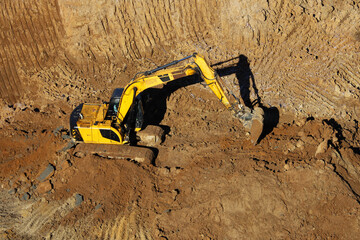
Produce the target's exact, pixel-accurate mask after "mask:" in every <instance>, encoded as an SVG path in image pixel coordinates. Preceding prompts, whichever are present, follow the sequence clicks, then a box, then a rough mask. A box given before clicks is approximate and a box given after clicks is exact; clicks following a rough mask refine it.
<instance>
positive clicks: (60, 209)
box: [16, 198, 75, 236]
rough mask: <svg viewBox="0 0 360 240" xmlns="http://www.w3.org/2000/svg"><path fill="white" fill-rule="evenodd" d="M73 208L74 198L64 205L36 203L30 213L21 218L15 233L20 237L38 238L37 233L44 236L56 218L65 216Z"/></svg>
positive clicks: (59, 203)
mask: <svg viewBox="0 0 360 240" xmlns="http://www.w3.org/2000/svg"><path fill="white" fill-rule="evenodd" d="M74 207H75V200H74V198H69V199H67V200H66V201H65V202H64V203H61V202H56V201H53V202H51V203H47V202H40V203H39V202H37V203H35V204H34V205H33V206H32V209H33V210H32V211H31V212H30V213H28V214H26V216H25V217H24V218H23V220H22V222H21V223H20V224H19V225H18V226H17V227H16V230H17V232H19V233H20V234H22V235H30V236H39V233H42V234H44V235H46V233H48V231H49V228H48V227H51V226H52V224H51V223H52V222H53V221H56V220H57V219H56V216H65V215H66V214H67V213H69V212H70V211H71V210H72V209H73V208H74Z"/></svg>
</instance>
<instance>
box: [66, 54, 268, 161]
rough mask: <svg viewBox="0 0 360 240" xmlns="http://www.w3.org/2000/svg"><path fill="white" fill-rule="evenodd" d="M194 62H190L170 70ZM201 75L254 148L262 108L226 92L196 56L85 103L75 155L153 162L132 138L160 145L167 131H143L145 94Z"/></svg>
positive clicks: (78, 114) (78, 113) (75, 129)
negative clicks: (107, 98)
mask: <svg viewBox="0 0 360 240" xmlns="http://www.w3.org/2000/svg"><path fill="white" fill-rule="evenodd" d="M190 58H192V60H193V61H192V63H189V64H186V65H184V66H180V67H171V68H169V67H170V66H173V65H175V64H178V63H179V62H182V61H185V60H187V59H190ZM195 74H198V75H200V77H201V78H202V79H203V80H204V81H205V83H206V84H207V86H209V88H210V89H211V90H212V91H213V92H214V94H215V95H216V97H217V98H218V99H219V100H220V102H221V103H222V104H224V105H225V107H226V108H227V109H229V110H230V111H231V112H232V113H233V115H234V116H235V117H236V118H238V119H239V120H240V121H241V122H242V124H243V126H244V128H245V129H246V130H247V131H248V132H249V133H250V139H251V141H252V142H253V143H254V144H256V143H257V141H258V139H259V137H260V135H261V133H262V131H263V125H264V124H263V121H264V117H263V115H264V112H263V110H262V109H261V108H254V109H250V108H248V107H246V106H244V105H242V104H241V103H240V101H239V99H238V98H236V97H235V96H234V95H233V94H231V93H229V91H227V90H226V88H224V84H223V83H222V80H221V78H220V77H219V76H218V74H217V73H216V71H215V70H214V69H213V68H211V67H210V65H209V64H208V63H207V62H206V60H205V59H204V57H202V56H201V55H199V54H197V53H194V54H193V55H190V56H187V57H185V58H183V59H180V60H176V61H173V62H171V63H168V64H166V65H163V66H161V67H158V68H156V69H153V70H150V71H146V72H142V73H138V74H136V75H135V77H134V78H133V79H132V80H131V81H130V82H129V83H128V84H127V86H126V87H125V88H116V89H115V90H114V91H113V94H112V96H111V98H110V101H109V102H105V103H103V104H90V103H84V104H80V105H79V106H78V107H76V108H75V109H74V110H73V112H72V113H71V116H70V132H71V136H72V139H73V140H74V141H75V142H76V143H82V144H78V145H77V147H76V153H82V154H84V153H85V154H86V153H93V154H98V155H100V156H106V157H114V158H125V159H129V160H135V161H138V162H144V161H151V160H152V158H154V154H153V152H152V150H151V149H149V148H146V147H140V146H130V144H129V143H132V142H133V141H132V138H134V137H135V138H136V137H138V138H140V141H142V143H145V145H154V144H156V143H158V142H161V138H162V135H163V130H162V128H160V127H158V126H157V127H156V126H147V127H146V128H145V129H143V123H144V109H143V106H142V99H141V93H143V92H144V91H145V90H146V89H149V88H159V87H161V86H163V85H165V84H167V83H169V82H171V81H174V80H176V79H180V78H183V77H187V76H191V75H195Z"/></svg>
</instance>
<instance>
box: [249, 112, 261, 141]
mask: <svg viewBox="0 0 360 240" xmlns="http://www.w3.org/2000/svg"><path fill="white" fill-rule="evenodd" d="M263 130H264V110H263V109H262V108H260V107H256V108H254V110H253V116H252V123H251V128H250V140H251V142H252V143H253V144H254V145H256V144H257V143H258V142H259V139H260V137H261V134H262V132H263Z"/></svg>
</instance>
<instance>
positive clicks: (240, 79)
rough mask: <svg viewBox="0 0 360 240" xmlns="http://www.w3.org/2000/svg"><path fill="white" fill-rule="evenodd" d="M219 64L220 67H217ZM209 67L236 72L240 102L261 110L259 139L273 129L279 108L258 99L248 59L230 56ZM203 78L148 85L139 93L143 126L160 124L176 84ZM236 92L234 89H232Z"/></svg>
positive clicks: (241, 56) (192, 77)
mask: <svg viewBox="0 0 360 240" xmlns="http://www.w3.org/2000/svg"><path fill="white" fill-rule="evenodd" d="M234 60H238V62H237V64H236V65H232V66H226V67H221V66H223V65H226V63H228V62H231V61H234ZM219 66H220V67H219ZM212 67H213V68H214V69H215V70H216V71H217V73H218V74H219V76H220V77H224V76H228V75H232V74H235V77H236V79H234V82H233V84H235V85H237V86H239V91H240V93H239V95H240V97H241V99H242V101H243V104H244V105H245V106H247V107H249V108H254V107H260V108H262V109H263V110H264V129H263V132H262V134H261V136H260V138H259V140H258V142H260V141H261V140H262V139H263V138H264V137H265V136H266V135H268V134H269V133H271V132H272V130H273V129H274V128H275V127H276V126H277V124H278V122H279V110H278V109H277V108H276V107H266V106H264V105H263V104H262V102H261V97H260V95H259V92H258V89H257V87H256V83H255V78H254V75H253V73H252V71H251V69H250V65H249V62H248V59H247V57H246V56H244V55H240V56H239V57H237V58H232V59H229V60H226V61H223V62H219V63H216V64H213V65H212ZM200 82H202V79H201V78H200V77H199V76H197V75H194V76H189V77H185V78H181V79H178V80H176V81H173V82H169V83H168V84H166V85H164V86H163V87H162V88H160V89H157V88H153V89H148V90H146V91H144V92H143V93H142V99H143V107H144V126H147V125H160V123H161V121H162V120H163V119H164V116H165V113H166V109H167V99H168V98H169V97H170V95H171V94H172V93H173V92H175V91H176V90H178V89H179V88H182V87H186V86H189V85H193V84H196V83H200ZM252 90H253V92H254V94H253V96H255V99H254V100H252V101H251V91H252ZM235 94H236V93H235ZM162 127H163V128H164V130H165V133H169V131H170V128H169V127H167V126H162Z"/></svg>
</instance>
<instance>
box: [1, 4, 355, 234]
mask: <svg viewBox="0 0 360 240" xmlns="http://www.w3.org/2000/svg"><path fill="white" fill-rule="evenodd" d="M193 52H199V53H200V54H202V55H204V56H205V58H206V59H208V61H209V62H210V63H211V64H212V65H213V67H214V68H215V69H216V70H217V71H218V73H219V75H220V76H221V77H222V78H223V81H224V83H225V85H226V87H227V88H228V89H230V91H232V93H233V94H234V95H235V96H237V97H238V98H240V99H241V100H242V101H243V103H244V104H246V105H248V106H250V107H253V106H255V105H256V106H261V107H262V108H263V109H264V111H265V124H266V126H265V131H264V132H263V135H262V137H261V140H260V142H259V144H257V145H253V144H251V142H250V140H249V138H248V136H247V134H246V132H245V130H244V128H243V126H242V125H241V123H240V122H239V121H238V120H237V119H235V118H233V117H232V116H231V113H230V112H228V111H227V110H226V109H225V108H224V106H222V105H221V103H220V102H219V101H218V100H217V99H216V97H215V96H214V95H213V93H212V92H211V91H210V90H209V88H207V87H204V86H203V85H201V84H200V83H199V78H197V77H193V78H188V79H180V80H179V81H177V82H175V83H173V84H169V85H167V86H165V87H164V88H163V89H156V90H153V91H150V92H149V104H148V105H147V107H146V109H147V115H146V117H147V121H148V122H147V123H151V124H156V125H161V126H162V127H163V128H164V130H165V131H166V133H167V134H166V136H165V140H164V141H163V143H162V144H161V145H159V146H158V147H157V150H155V151H156V155H157V158H156V159H155V161H154V162H153V163H152V164H139V163H136V162H132V161H127V160H114V159H105V158H102V157H99V156H95V155H85V156H82V157H79V156H74V149H73V148H70V149H69V148H68V147H67V146H68V143H69V116H70V113H71V112H72V110H73V109H74V108H75V107H76V106H78V105H79V104H80V103H83V102H94V103H101V102H103V101H108V99H109V97H110V96H111V92H112V90H113V89H114V88H117V87H123V86H125V85H126V84H127V83H128V82H129V81H130V79H131V78H132V77H133V76H134V74H135V73H136V72H139V71H146V70H150V69H153V68H156V67H157V66H160V65H162V64H166V63H168V62H171V61H173V60H175V59H180V58H183V57H185V56H188V55H191V54H192V53H193ZM359 66H360V2H359V1H357V0H356V1H348V0H341V1H337V0H321V1H297V0H271V1H260V0H255V1H254V0H252V1H250V0H244V1H237V0H225V1H215V0H208V1H205V0H204V1H202V0H199V1H192V0H191V1H190V0H189V1H168V0H159V1H155V0H150V1H145V0H132V1H125V0H123V1H115V0H114V1H112V0H110V1H95V0H93V1H92V0H81V1H79V0H77V1H74V0H40V1H33V0H28V1H20V0H2V1H0V97H1V99H0V101H1V105H0V181H1V189H0V238H1V239H358V238H359V236H360V205H359V203H360V132H359V119H360V103H359V98H360V67H359Z"/></svg>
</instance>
